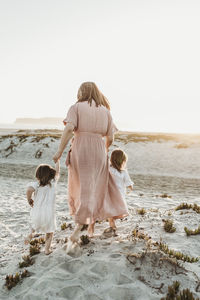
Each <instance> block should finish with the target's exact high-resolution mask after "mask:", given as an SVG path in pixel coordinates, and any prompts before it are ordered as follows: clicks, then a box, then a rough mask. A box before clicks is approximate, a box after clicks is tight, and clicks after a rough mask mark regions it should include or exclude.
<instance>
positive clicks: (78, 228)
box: [70, 224, 83, 243]
mask: <svg viewBox="0 0 200 300" xmlns="http://www.w3.org/2000/svg"><path fill="white" fill-rule="evenodd" d="M82 227H83V225H82V224H77V225H76V227H75V229H74V232H73V233H72V235H71V236H70V240H71V241H72V243H75V242H78V239H79V236H80V232H81V229H82Z"/></svg>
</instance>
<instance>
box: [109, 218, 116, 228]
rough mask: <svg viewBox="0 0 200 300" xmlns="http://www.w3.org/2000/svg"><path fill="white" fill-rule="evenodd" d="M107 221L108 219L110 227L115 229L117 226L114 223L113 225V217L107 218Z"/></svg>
mask: <svg viewBox="0 0 200 300" xmlns="http://www.w3.org/2000/svg"><path fill="white" fill-rule="evenodd" d="M108 221H109V225H110V227H112V229H114V230H116V229H117V227H116V225H115V221H114V219H113V218H109V219H108Z"/></svg>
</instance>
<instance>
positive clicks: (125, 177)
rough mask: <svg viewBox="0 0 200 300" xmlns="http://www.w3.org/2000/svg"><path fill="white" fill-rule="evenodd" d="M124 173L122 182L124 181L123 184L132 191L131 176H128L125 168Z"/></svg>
mask: <svg viewBox="0 0 200 300" xmlns="http://www.w3.org/2000/svg"><path fill="white" fill-rule="evenodd" d="M124 175H125V176H124V183H125V186H126V187H127V188H128V189H129V190H131V191H133V185H134V182H133V181H132V180H131V178H130V176H129V174H128V171H127V170H125V172H124Z"/></svg>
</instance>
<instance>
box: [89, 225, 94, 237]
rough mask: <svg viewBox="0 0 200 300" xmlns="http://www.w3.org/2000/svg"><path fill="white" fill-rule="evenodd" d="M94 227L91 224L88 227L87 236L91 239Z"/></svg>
mask: <svg viewBox="0 0 200 300" xmlns="http://www.w3.org/2000/svg"><path fill="white" fill-rule="evenodd" d="M94 226H95V223H92V224H90V225H89V226H88V235H89V237H93V235H94Z"/></svg>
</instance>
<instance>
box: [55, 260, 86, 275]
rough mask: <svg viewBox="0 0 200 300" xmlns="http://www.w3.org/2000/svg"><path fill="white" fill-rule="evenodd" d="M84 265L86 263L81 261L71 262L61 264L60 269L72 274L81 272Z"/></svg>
mask: <svg viewBox="0 0 200 300" xmlns="http://www.w3.org/2000/svg"><path fill="white" fill-rule="evenodd" d="M83 264H84V263H83V262H82V261H81V260H72V261H70V262H65V263H64V264H61V265H60V266H59V267H60V268H61V269H63V270H66V271H68V272H70V273H76V272H80V269H81V267H82V266H83Z"/></svg>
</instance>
